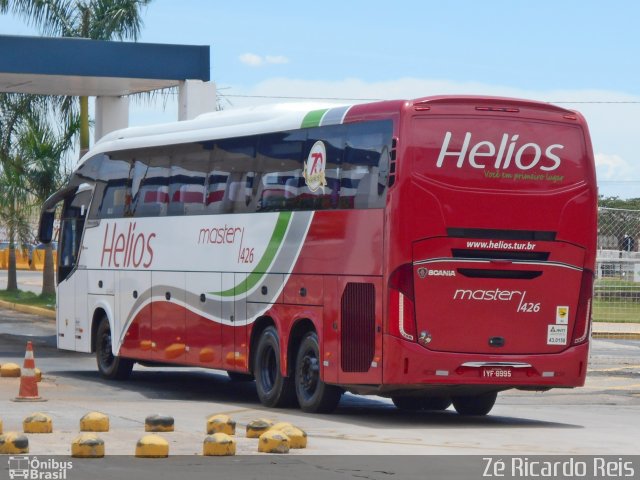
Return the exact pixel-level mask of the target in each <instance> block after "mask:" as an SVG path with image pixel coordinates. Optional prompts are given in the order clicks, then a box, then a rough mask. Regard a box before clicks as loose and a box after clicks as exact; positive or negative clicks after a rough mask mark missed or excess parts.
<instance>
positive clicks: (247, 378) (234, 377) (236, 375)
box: [227, 372, 253, 382]
mask: <svg viewBox="0 0 640 480" xmlns="http://www.w3.org/2000/svg"><path fill="white" fill-rule="evenodd" d="M227 375H228V376H229V380H231V381H232V382H252V381H253V375H251V374H250V373H240V372H227Z"/></svg>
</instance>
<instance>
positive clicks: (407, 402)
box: [391, 397, 423, 412]
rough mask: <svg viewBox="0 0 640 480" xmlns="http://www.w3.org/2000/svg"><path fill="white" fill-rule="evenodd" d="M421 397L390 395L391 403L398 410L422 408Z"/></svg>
mask: <svg viewBox="0 0 640 480" xmlns="http://www.w3.org/2000/svg"><path fill="white" fill-rule="evenodd" d="M422 400H423V398H422V397H391V401H392V402H393V404H394V405H395V406H396V407H398V408H399V409H400V410H408V411H412V412H413V411H416V410H422V408H423V407H422V404H423V402H422Z"/></svg>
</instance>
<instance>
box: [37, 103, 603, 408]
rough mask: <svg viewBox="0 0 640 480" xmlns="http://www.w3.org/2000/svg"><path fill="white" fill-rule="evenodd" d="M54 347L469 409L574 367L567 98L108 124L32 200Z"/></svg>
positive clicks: (577, 172) (582, 289) (592, 188)
mask: <svg viewBox="0 0 640 480" xmlns="http://www.w3.org/2000/svg"><path fill="white" fill-rule="evenodd" d="M60 202H62V209H61V211H62V218H61V238H60V242H59V246H58V259H59V260H58V277H57V283H58V297H57V298H58V305H57V336H58V347H59V348H62V349H69V350H76V351H81V352H95V353H96V356H97V363H98V369H99V371H100V373H101V374H102V375H103V376H105V377H107V378H114V379H122V378H125V377H127V376H128V375H129V373H130V372H131V369H132V366H133V364H134V362H141V363H145V364H146V363H160V364H175V365H191V366H199V367H209V368H214V369H222V370H226V371H228V372H229V376H230V377H231V379H233V380H241V379H245V380H246V379H251V378H255V381H256V387H257V391H258V395H259V397H260V400H261V402H262V403H263V404H265V405H267V406H271V407H278V406H284V405H291V404H292V403H296V402H297V403H298V404H299V405H300V407H301V408H302V409H303V410H305V411H311V412H323V411H330V410H332V409H333V408H335V406H336V405H337V404H338V402H339V399H340V396H341V394H342V393H343V392H344V391H350V392H353V393H357V394H376V395H382V396H386V397H390V398H391V399H392V400H393V402H394V403H395V404H396V405H397V406H398V407H399V408H403V409H432V410H438V409H445V408H447V407H448V406H449V405H451V403H453V406H454V407H455V409H456V410H457V411H458V412H459V413H462V414H475V415H483V414H486V413H488V412H489V411H490V410H491V408H492V407H493V404H494V402H495V400H496V395H497V393H498V392H500V391H503V390H507V389H511V388H518V389H524V390H547V389H550V388H553V387H576V386H581V385H583V383H584V380H585V374H586V370H587V368H586V367H587V355H588V348H589V335H590V323H591V320H590V315H591V308H590V306H591V296H592V285H593V272H594V261H595V258H594V255H595V239H596V182H595V173H594V161H593V153H592V148H591V144H590V139H589V134H588V131H587V126H586V124H585V121H584V119H583V117H582V116H581V115H580V114H578V113H576V112H573V111H569V110H565V109H562V108H558V107H556V106H553V105H549V104H544V103H537V102H531V101H520V100H513V99H507V98H483V97H428V98H421V99H418V100H413V101H404V100H402V101H384V102H377V103H370V104H361V105H352V106H339V107H334V106H322V105H310V104H298V105H294V104H286V105H279V106H262V107H255V108H249V109H239V110H230V111H223V112H216V113H211V114H205V115H202V116H200V117H198V118H197V119H195V120H191V121H184V122H178V123H172V124H166V125H160V126H153V127H141V128H129V129H126V130H122V131H118V132H115V133H112V134H110V135H108V136H107V137H105V138H104V139H102V140H101V141H100V142H98V143H97V144H96V145H95V147H94V148H93V149H92V150H91V151H90V152H89V153H88V154H87V155H86V156H85V157H84V159H83V161H82V163H81V164H80V166H79V167H78V168H77V170H76V171H75V172H74V174H73V177H72V179H71V180H70V182H69V184H68V185H67V186H66V187H65V188H64V189H62V190H61V191H59V192H58V193H56V194H55V195H53V196H52V197H51V198H50V199H49V200H47V202H46V203H45V205H44V208H43V215H42V218H41V225H40V239H41V240H42V241H47V240H50V236H51V225H52V223H53V212H54V210H55V207H56V205H57V204H58V203H60Z"/></svg>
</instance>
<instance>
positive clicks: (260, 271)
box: [211, 212, 292, 297]
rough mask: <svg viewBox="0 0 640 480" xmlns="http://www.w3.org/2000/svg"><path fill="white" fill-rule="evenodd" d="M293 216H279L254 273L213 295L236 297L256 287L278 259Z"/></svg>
mask: <svg viewBox="0 0 640 480" xmlns="http://www.w3.org/2000/svg"><path fill="white" fill-rule="evenodd" d="M291 215H292V212H281V213H280V214H279V215H278V220H277V221H276V226H275V228H274V229H273V234H272V235H271V239H269V244H268V245H267V249H266V250H265V252H264V255H262V258H261V259H260V261H259V262H258V265H256V268H254V269H253V272H251V273H250V274H249V275H247V278H246V279H244V280H243V281H242V282H240V283H239V284H238V285H236V286H235V287H232V288H230V289H228V290H224V291H222V292H211V294H212V295H219V296H221V297H234V296H236V295H241V294H243V293H246V292H248V291H249V290H251V289H252V288H253V287H255V286H256V285H257V283H258V282H259V281H260V279H261V278H262V277H264V276H265V274H266V272H267V269H268V268H269V265H271V263H272V262H273V259H274V258H275V257H276V253H278V250H279V248H280V245H281V244H282V240H284V235H285V233H287V228H288V227H289V222H290V221H291Z"/></svg>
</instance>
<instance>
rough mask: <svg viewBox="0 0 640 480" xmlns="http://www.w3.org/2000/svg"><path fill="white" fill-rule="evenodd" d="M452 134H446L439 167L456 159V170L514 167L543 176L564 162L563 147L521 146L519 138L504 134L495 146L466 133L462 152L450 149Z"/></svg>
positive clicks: (533, 144) (439, 156)
mask: <svg viewBox="0 0 640 480" xmlns="http://www.w3.org/2000/svg"><path fill="white" fill-rule="evenodd" d="M452 138H453V133H451V132H447V133H446V134H445V136H444V140H443V142H442V147H441V148H440V154H439V155H438V160H437V162H436V167H438V168H441V167H442V165H443V164H444V162H445V160H448V159H452V160H453V159H457V161H456V167H457V168H463V167H464V165H465V164H468V165H469V166H470V167H472V168H477V169H485V168H493V169H496V170H505V169H507V168H509V167H510V166H512V165H513V166H515V168H517V169H518V170H524V171H526V170H532V169H534V168H537V169H539V170H541V171H543V172H551V171H554V170H556V169H557V168H558V167H559V166H560V164H561V162H562V160H561V159H560V157H559V156H558V153H559V151H560V150H562V149H564V145H562V144H560V143H554V144H551V145H546V146H545V145H542V146H541V145H538V144H537V143H535V142H526V143H522V142H521V140H520V135H519V134H517V133H516V134H511V133H504V134H503V135H502V138H501V140H500V143H499V144H498V145H496V144H495V143H493V142H490V141H489V140H482V139H481V140H480V141H476V139H475V138H473V134H472V133H471V132H466V133H465V135H464V139H463V141H462V146H461V147H460V149H459V150H458V149H456V148H455V147H451V148H450V147H449V145H450V143H451V140H452Z"/></svg>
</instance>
